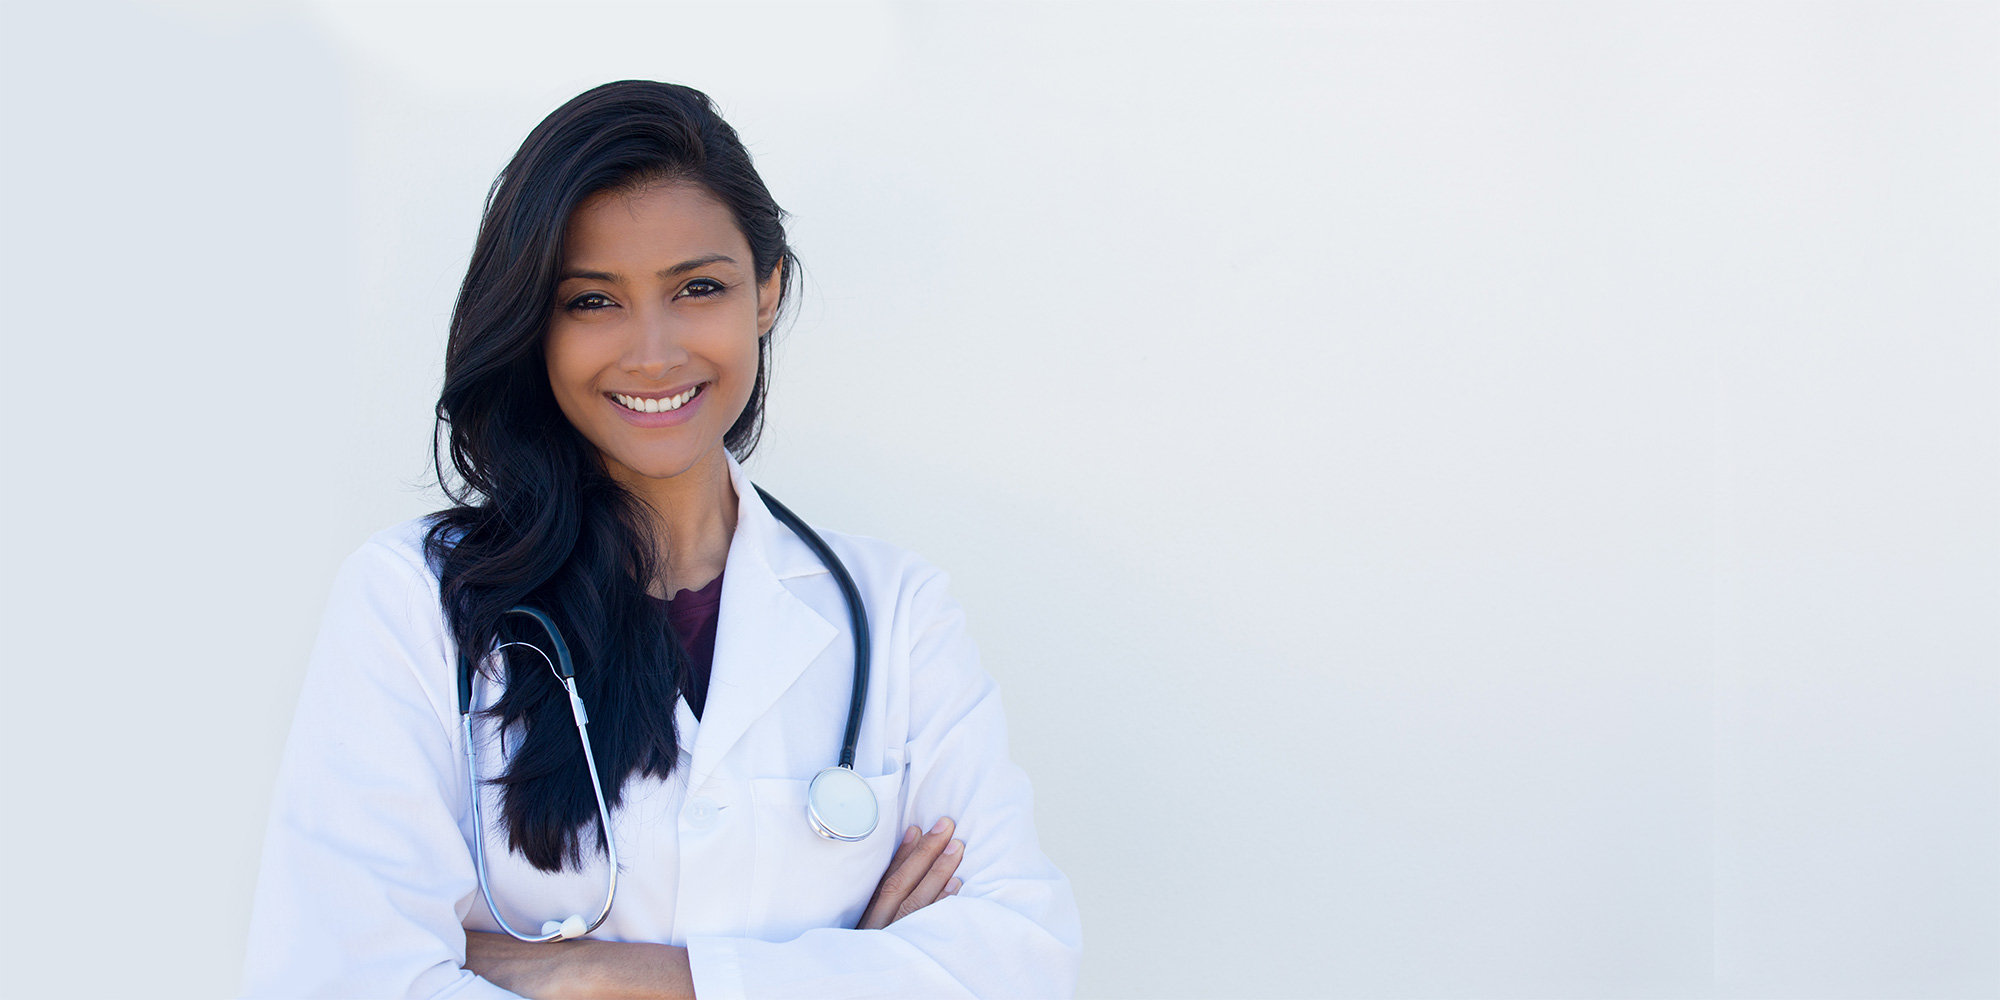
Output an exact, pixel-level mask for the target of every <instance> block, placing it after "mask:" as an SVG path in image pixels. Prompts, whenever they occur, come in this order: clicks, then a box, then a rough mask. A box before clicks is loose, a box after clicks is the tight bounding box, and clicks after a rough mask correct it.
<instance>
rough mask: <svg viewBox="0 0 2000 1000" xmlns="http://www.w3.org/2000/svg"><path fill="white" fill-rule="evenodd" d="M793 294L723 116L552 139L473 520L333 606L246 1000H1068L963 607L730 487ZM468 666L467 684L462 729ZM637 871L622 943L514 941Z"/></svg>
mask: <svg viewBox="0 0 2000 1000" xmlns="http://www.w3.org/2000/svg"><path fill="white" fill-rule="evenodd" d="M796 274H797V268H796V264H795V262H794V260H793V257H792V254H791V251H790V249H789V248H788V247H787V245H786V242H785V234H784V229H783V226H782V224H781V213H780V211H779V209H778V206H777V205H776V203H775V202H773V201H772V199H771V196H770V194H769V193H768V192H767V191H766V190H765V188H764V184H763V182H762V180H761V179H759V178H758V176H757V174H756V172H755V170H754V169H752V167H751V164H750V158H749V156H748V154H747V153H746V152H745V151H744V149H743V147H742V145H741V143H740V142H739V141H738V139H737V137H736V135H735V133H734V131H733V130H732V129H731V128H730V127H729V126H728V125H727V124H726V123H725V122H723V121H722V119H721V118H720V117H718V116H717V115H716V113H715V111H714V110H713V108H712V107H711V105H710V103H709V101H708V99H707V98H706V97H705V96H703V95H702V94H701V93H699V92H697V91H693V90H689V89H687V88H684V87H676V86H671V85H667V84H661V83H651V82H641V81H625V82H621V83H613V84H607V85H605V86H603V87H599V88H597V89H595V90H592V91H590V92H588V93H585V94H583V95H582V96H580V97H578V98H576V99H575V100H572V101H571V102H569V103H568V104H566V105H564V106H563V107H562V108H561V109H559V110H557V111H556V112H555V113H554V114H552V115H550V116H549V117H548V118H547V119H546V120H545V121H543V122H542V123H541V124H540V125H539V126H538V127H537V128H536V129H535V130H534V132H533V133H532V134H530V135H529V136H528V139H527V141H526V142H525V143H524V144H523V145H522V147H521V149H520V151H519V152H518V153H516V154H515V156H514V158H513V160H512V161H511V162H510V163H509V164H508V165H507V167H506V170H505V171H504V172H503V173H502V174H501V176H500V179H499V180H498V181H497V182H496V184H495V186H494V188H493V191H492V193H491V195H490V196H489V198H488V203H487V208H486V213H485V216H484V218H483V220H482V221H481V225H480V231H479V237H478V242H477V245H476V246H475V248H474V251H473V256H472V263H471V267H470V269H469V270H468V272H467V274H466V278H465V283H464V286H463V287H462V288H461V290H460V293H459V299H458V304H457V307H456V309H455V310H454V312H453V315H452V327H451V338H450V343H449V346H448V347H447V354H446V360H445V383H444V390H443V393H442V396H441V398H440V400H439V402H438V415H439V421H440V425H441V429H448V434H449V438H448V439H449V454H450V459H449V461H450V465H451V468H452V470H453V471H454V472H455V473H456V475H457V480H458V484H459V485H457V486H456V487H455V488H452V495H453V498H454V499H455V500H456V501H457V502H458V503H459V506H456V507H453V508H451V509H449V510H446V511H444V512H442V513H440V514H437V515H433V516H432V517H430V518H427V519H424V520H421V521H417V522H412V523H409V524H405V525H403V526H401V527H398V528H392V529H390V530H388V531H385V532H383V533H381V534H379V535H377V536H375V537H374V538H373V539H371V540H370V541H369V542H368V543H367V544H366V545H364V546H362V548H361V550H360V551H358V552H357V553H355V555H353V556H352V557H350V558H349V559H348V561H347V562H346V564H345V565H344V566H343V567H342V569H341V572H340V574H339V577H338V578H337V580H336V582H335V585H334V592H333V595H332V598H331V600H330V602H329V606H328V609H327V613H326V618H325V622H324V624H323V626H322V629H321V633H320V638H319V641H318V644H317V646H316V647H315V649H314V652H313V657H312V661H311V665H310V667H309V669H308V671H307V677H306V682H305V687H304V690H303V692H302V694H301V700H300V705H299V710H298V715H297V717H296V719H295V720H294V723H293V728H292V734H291V738H290V742H289V744H288V746H287V748H286V752H285V761H284V764H283V767H282V772H281V777H280V780H279V786H278V790H277V794H276V798H275V801H274V803H273V807H272V818H271V826H270V831H269V833H268V835H267V839H266V844H265V849H264V858H263V869H262V876H261V878H260V880H259V884H258V890H257V901H256V910H255V914H254V918H253V930H252V932H251V938H250V946H249V958H248V962H247V967H246V973H245V978H246V988H247V992H248V993H250V994H253V995H259V996H265V995H269V996H300V995H328V996H426V997H445V996H452V997H489V996H490V997H498V996H513V995H528V996H537V997H555V996H681V997H685V996H700V997H701V998H703V1000H716V998H721V997H736V996H745V997H765V996H771V997H775V996H810V997H834V996H875V995H881V996H1051V995H1059V994H1067V993H1068V992H1070V991H1071V990H1072V989H1073V987H1074V982H1075V975H1076V964H1077V957H1078V950H1079V931H1078V926H1077V918H1076V911H1075V902H1074V900H1073V898H1072V896H1071V893H1070V889H1069V885H1068V883H1067V881H1066V880H1065V879H1064V878H1063V876H1062V874H1061V873H1060V872H1058V871H1057V870H1056V869H1055V868H1054V867H1053V866H1052V865H1051V864H1050V863H1049V861H1048V859H1047V858H1046V857H1044V856H1043V855H1042V853H1041V851H1040V849H1039V848H1038V847H1037V845H1036V841H1035V835H1034V829H1033V825H1032V819H1031V816H1030V801H1029V789H1028V784H1027V780H1026V778H1025V776H1024V775H1023V774H1022V773H1021V771H1020V770H1019V769H1018V768H1016V767H1014V766H1013V765H1012V764H1011V763H1009V761H1008V760H1007V757H1006V742H1005V730H1004V723H1003V721H1002V718H1001V713H1000V705H999V701H998V696H997V693H996V691H995V688H994V684H993V682H992V680H991V678H989V677H988V676H987V675H986V674H985V673H983V672H982V671H981V670H980V668H979V666H978V662H977V655H976V653H975V651H974V649H973V647H972V644H971V642H970V640H969V639H968V638H967V637H966V634H965V631H964V626H963V619H962V615H961V613H960V611H959V609H958V607H957V605H956V604H955V603H954V602H953V600H952V599H951V598H950V597H949V596H948V595H947V594H946V591H945V578H944V575H943V574H942V573H940V572H938V571H937V570H936V569H934V568H932V567H930V566H928V565H926V564H925V563H923V562H922V561H921V560H919V559H917V558H915V557H913V556H911V555H909V554H908V553H905V552H902V551H901V550H898V549H896V548H894V547H892V546H889V545H886V544H884V543H882V542H878V541H874V540H872V539H866V538H860V537H855V536H850V535H841V534H837V533H832V532H828V533H825V536H824V537H825V540H826V541H825V544H827V545H829V546H830V548H831V553H830V555H832V556H833V557H835V558H834V559H833V560H832V561H829V560H826V559H822V558H821V557H820V556H819V555H818V554H816V553H815V551H814V549H813V548H812V547H811V545H810V544H809V542H808V540H807V537H808V535H810V534H811V532H810V530H809V529H801V530H798V531H794V530H792V529H790V528H788V527H786V526H785V525H784V524H782V523H781V522H780V521H779V520H778V517H780V516H782V515H783V514H784V513H785V512H784V511H783V510H782V509H781V508H779V507H778V506H777V505H776V504H775V502H773V503H770V504H767V503H766V502H765V501H764V499H763V498H761V497H760V496H759V494H758V492H757V490H756V489H755V487H753V486H752V485H751V483H750V481H749V480H748V479H747V478H746V477H745V475H744V472H743V469H742V467H741V466H740V465H738V459H739V458H742V457H744V456H746V455H748V454H749V452H750V450H751V449H752V448H753V447H754V446H755V444H756V441H757V436H758V433H759V430H760V428H761V421H762V415H763V398H764V393H765V389H766V385H767V382H766V379H767V371H768V366H769V355H770V334H771V330H772V327H773V325H774V324H775V322H776V320H777V317H778V316H779V313H780V310H781V307H782V306H783V304H784V302H785V299H786V293H787V290H788V289H789V288H790V287H791V286H792V284H793V282H794V281H795V280H796ZM862 388H864V389H865V388H866V387H862ZM440 478H441V479H446V478H447V477H445V476H444V474H443V472H442V470H441V472H440ZM834 563H838V564H840V565H841V566H844V569H845V571H846V572H848V573H850V574H851V575H852V578H853V581H854V584H855V586H856V588H857V589H858V595H859V597H860V598H861V601H860V604H861V606H862V608H863V610H865V614H866V623H867V625H866V634H867V639H869V640H870V641H871V646H872V652H871V653H870V655H869V661H870V662H869V663H868V667H869V671H868V675H867V685H866V695H865V701H864V702H863V703H862V704H861V713H860V716H859V718H860V723H859V726H860V728H859V733H858V739H857V740H856V742H855V746H854V749H855V753H854V757H853V773H855V774H858V775H859V776H860V778H861V779H863V780H865V785H866V787H865V789H864V790H862V791H860V792H859V793H858V794H860V795H861V796H862V797H863V800H862V803H861V804H862V806H864V807H868V808H872V809H873V810H875V812H876V813H877V814H878V815H879V820H878V821H877V822H876V823H875V825H874V827H873V829H872V832H865V835H864V836H861V837H860V839H858V840H853V841H844V840H834V839H828V838H827V837H826V836H823V835H821V834H820V833H819V832H816V830H815V828H814V826H813V823H816V822H818V820H817V819H815V820H812V821H809V820H808V816H807V801H808V784H809V779H812V778H813V777H814V775H815V774H816V773H818V772H819V771H820V770H821V769H823V768H826V767H827V766H828V765H831V764H833V763H835V757H836V756H837V755H838V753H839V751H840V748H841V747H842V744H843V734H844V729H845V726H846V724H847V719H848V708H849V700H850V695H851V691H852V688H853V682H854V676H855V668H856V664H855V662H854V658H855V653H856V652H857V650H856V648H855V643H854V641H853V640H854V638H855V637H854V634H853V631H852V626H851V625H850V618H849V611H848V605H847V604H846V603H845V602H844V601H843V594H842V590H841V586H840V580H839V579H838V575H837V572H836V568H835V565H834ZM523 605H525V606H529V607H532V608H535V609H537V610H539V611H540V612H542V613H544V614H545V615H546V616H547V618H548V620H549V622H550V624H551V625H553V626H556V628H557V630H558V631H559V632H560V634H561V635H562V636H563V637H565V638H566V640H567V646H568V649H569V651H570V652H571V653H572V654H573V659H574V661H575V668H574V679H575V680H574V682H575V685H576V694H577V698H578V700H579V701H580V702H581V703H582V704H583V706H585V709H584V710H583V711H581V712H573V710H572V703H571V698H570V697H569V695H568V694H567V693H566V692H565V690H564V688H563V687H562V685H561V682H560V681H559V680H558V678H557V677H556V674H555V671H553V670H552V669H551V668H552V667H553V666H555V660H556V659H559V658H560V657H552V656H551V654H552V653H553V652H554V649H553V646H554V640H552V639H551V638H549V636H548V634H546V633H544V632H542V631H539V630H538V629H537V628H536V627H535V625H534V622H533V621H532V620H530V619H527V618H526V616H524V615H519V614H509V613H508V612H509V609H511V608H515V607H517V606H523ZM460 651H466V652H467V653H468V660H467V662H468V663H473V664H477V666H478V670H477V674H478V676H477V678H475V682H474V683H473V684H472V685H471V688H470V701H471V706H472V708H473V709H474V710H473V711H472V712H471V714H470V715H469V716H464V717H463V718H467V719H469V720H470V721H471V725H470V726H468V727H462V726H461V718H462V716H461V714H460V704H459V694H458V690H457V689H458V684H459V677H460V674H459V672H458V671H457V670H456V666H457V658H458V655H459V652H460ZM465 676H468V677H470V676H472V674H471V672H470V671H468V672H467V673H466V674H465ZM585 716H587V718H584V717H585ZM580 721H581V722H587V731H588V734H589V735H588V741H589V748H590V751H591V752H590V754H589V755H588V756H586V753H585V744H584V741H583V739H580V738H579V731H580V730H581V729H583V728H584V727H583V726H582V725H580ZM468 733H469V734H470V743H471V745H470V746H468V745H467V743H468ZM468 750H473V751H476V761H477V763H476V765H475V766H476V767H477V768H478V781H477V782H476V783H475V782H474V781H473V779H472V778H471V777H469V776H468V759H467V752H468ZM587 760H594V765H595V768H596V773H597V776H598V777H599V778H600V779H601V791H599V790H595V789H593V785H592V782H591V780H590V779H591V771H590V768H591V766H592V765H591V764H589V763H586V761H587ZM848 780H850V781H852V778H848ZM856 785H857V787H859V783H856ZM475 790H476V791H477V794H478V795H479V802H480V806H479V809H478V812H477V814H476V815H477V820H475V812H474V809H473V800H472V795H473V794H474V792H475ZM600 795H601V797H602V801H603V810H604V811H605V812H607V813H608V815H609V816H610V818H611V822H610V826H611V829H610V830H608V831H606V830H602V829H601V827H602V825H603V823H602V821H601V819H600V802H599V797H600ZM871 797H872V802H871V801H868V800H869V799H870V798H871ZM815 801H817V800H815ZM606 833H609V834H611V835H612V836H611V837H610V838H609V839H608V841H607V838H606V837H605V834H606ZM481 838H483V839H481ZM613 845H615V851H616V859H617V864H616V895H615V903H614V904H613V905H612V907H611V909H610V910H609V912H608V914H607V915H606V916H605V917H604V919H603V922H602V923H601V924H600V925H598V926H597V927H596V928H595V929H594V930H592V931H590V932H589V933H588V935H587V936H584V937H581V938H579V939H576V940H566V939H565V940H556V941H553V942H549V943H526V942H523V941H518V940H516V939H515V937H513V936H511V935H510V934H507V933H497V932H499V931H501V930H502V929H503V928H502V925H501V924H500V923H499V921H498V920H497V919H496V911H497V914H498V916H499V917H503V918H505V919H506V920H507V922H508V924H509V925H511V926H512V927H513V928H514V929H515V930H516V931H520V932H522V933H523V934H525V935H528V936H536V935H537V934H539V933H547V934H551V935H555V936H557V937H559V938H564V937H568V936H574V935H576V934H578V933H579V932H582V931H583V930H584V929H585V927H587V926H588V922H589V921H590V920H592V919H593V918H594V917H595V915H596V914H598V913H599V911H600V909H601V908H602V905H603V901H604V897H605V894H606V888H607V878H608V877H609V876H610V874H611V871H610V868H611V866H610V865H609V863H608V860H609V855H610V853H611V850H612V849H613ZM965 845H971V846H969V847H966V846H965ZM480 851H483V854H484V867H485V873H484V881H485V884H486V885H487V886H488V887H489V888H490V891H491V894H492V895H491V899H492V902H491V905H490V906H489V904H488V902H487V900H486V898H485V897H484V896H483V895H482V891H481V878H482V877H481V873H480V868H479V864H480V863H479V855H478V852H480ZM572 915H573V916H572ZM565 923H567V928H566V929H565Z"/></svg>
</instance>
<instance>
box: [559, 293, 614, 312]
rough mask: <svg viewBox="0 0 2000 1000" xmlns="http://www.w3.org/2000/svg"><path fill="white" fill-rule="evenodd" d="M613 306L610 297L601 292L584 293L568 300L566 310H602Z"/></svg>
mask: <svg viewBox="0 0 2000 1000" xmlns="http://www.w3.org/2000/svg"><path fill="white" fill-rule="evenodd" d="M614 304H615V303H613V302H612V301H611V299H610V297H608V296H606V295H605V294H604V293H602V292H585V293H583V294H582V295H579V296H577V297H576V298H573V299H571V300H569V305H568V306H567V307H566V308H569V309H572V310H591V309H604V308H608V307H610V306H612V305H614Z"/></svg>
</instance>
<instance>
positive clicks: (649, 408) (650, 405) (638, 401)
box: [611, 386, 701, 413]
mask: <svg viewBox="0 0 2000 1000" xmlns="http://www.w3.org/2000/svg"><path fill="white" fill-rule="evenodd" d="M700 391H701V386H695V387H694V388H692V389H689V390H688V391H686V392H684V393H681V394H680V395H678V396H668V397H667V398H665V399H647V398H644V397H640V396H627V395H625V394H624V393H620V392H614V393H612V394H611V398H613V399H615V400H617V401H618V405H619V406H622V407H624V408H626V409H628V410H637V411H638V412H640V413H664V412H666V411H668V410H678V409H680V408H681V407H683V406H686V405H687V402H688V400H690V399H693V398H694V397H695V394H696V393H698V392H700Z"/></svg>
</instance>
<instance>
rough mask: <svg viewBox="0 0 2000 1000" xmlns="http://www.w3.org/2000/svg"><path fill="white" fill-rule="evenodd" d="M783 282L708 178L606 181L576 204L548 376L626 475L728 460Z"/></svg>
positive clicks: (576, 421)
mask: <svg viewBox="0 0 2000 1000" xmlns="http://www.w3.org/2000/svg"><path fill="white" fill-rule="evenodd" d="M779 279H780V274H779V269H777V268H773V269H772V271H771V276H770V278H769V279H768V280H767V281H765V282H763V283H762V284H759V283H758V281H757V280H756V274H755V272H754V270H753V269H752V265H751V260H750V244H749V242H748V241H747V240H745V239H744V237H743V233H742V232H741V231H740V230H739V229H737V227H736V220H735V218H734V217H733V216H732V215H731V214H730V211H729V209H728V208H727V207H726V206H724V205H723V204H722V203H721V202H720V201H718V200H716V199H715V197H714V196H713V195H710V194H709V193H708V192H707V191H706V189H703V188H701V187H698V186H694V185H690V184H684V183H671V184H667V183H663V184H654V185H650V186H647V187H645V188H643V189H641V190H637V191H602V192H599V193H598V194H596V195H594V196H592V197H591V198H590V199H588V200H587V201H585V202H584V203H583V204H582V205H581V206H579V207H578V208H577V209H576V211H575V213H574V214H572V215H571V217H570V220H569V228H568V231H567V235H566V236H565V238H564V258H563V263H562V272H561V283H560V284H558V285H557V286H556V300H555V311H554V313H553V315H552V317H551V319H550V321H549V334H548V343H547V348H546V359H547V362H548V370H549V386H550V388H552V389H554V390H555V397H556V403H557V404H558V405H559V406H561V407H562V411H563V415H564V416H567V417H568V418H569V422H570V423H571V424H572V425H574V426H575V427H576V429H577V430H578V431H579V432H581V433H582V434H583V436H584V438H585V439H587V440H588V441H590V443H591V444H593V445H596V446H597V450H598V451H599V452H600V453H601V454H602V455H603V456H604V460H605V464H606V467H607V468H608V469H609V471H610V473H611V475H612V476H613V477H614V478H616V479H618V480H620V481H621V482H628V483H629V482H632V481H633V480H634V479H635V478H644V479H670V478H672V477H674V476H678V475H680V474H682V473H684V472H686V471H688V470H689V469H692V468H695V467H696V466H698V465H701V464H703V463H704V462H719V461H721V456H722V450H721V449H722V435H723V434H724V433H725V432H726V431H728V430H729V427H730V425H731V424H733V423H735V422H736V418H737V417H738V416H740V415H741V414H742V412H743V407H744V405H745V404H746V403H748V402H749V400H750V393H751V390H752V389H753V388H754V387H755V385H756V381H757V336H758V334H759V333H760V332H762V331H764V330H767V329H769V328H770V325H771V321H772V319H773V318H774V316H775V314H776V311H777V304H778V282H779Z"/></svg>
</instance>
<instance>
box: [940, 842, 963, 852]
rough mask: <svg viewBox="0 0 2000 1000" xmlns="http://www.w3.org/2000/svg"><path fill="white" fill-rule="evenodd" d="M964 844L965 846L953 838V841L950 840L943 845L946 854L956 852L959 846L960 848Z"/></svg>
mask: <svg viewBox="0 0 2000 1000" xmlns="http://www.w3.org/2000/svg"><path fill="white" fill-rule="evenodd" d="M964 846H965V845H964V844H962V843H959V842H958V841H956V840H954V841H952V842H951V843H949V844H946V845H944V852H945V853H946V854H957V853H958V851H959V848H962V847H964Z"/></svg>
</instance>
